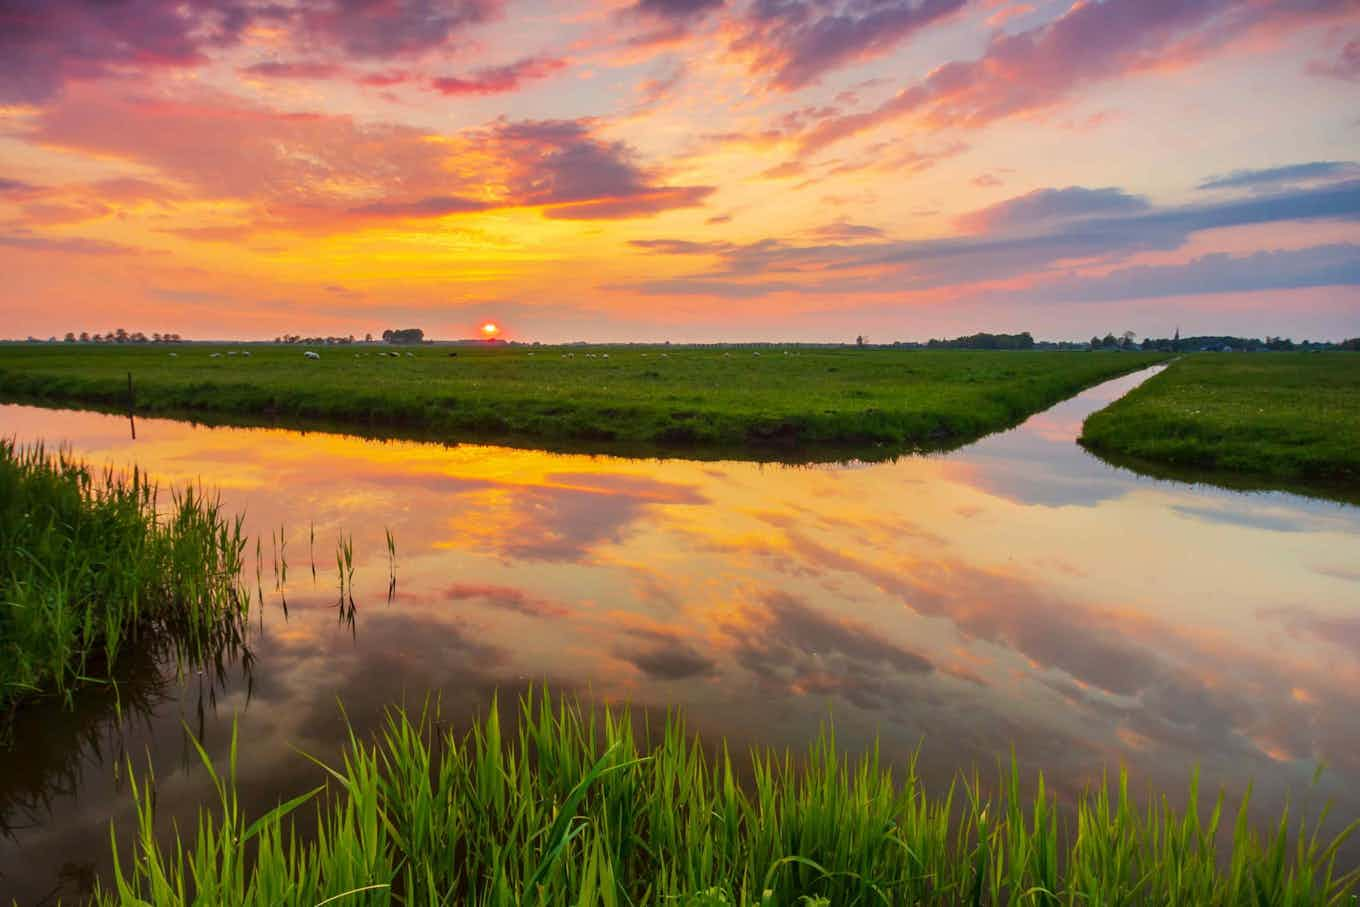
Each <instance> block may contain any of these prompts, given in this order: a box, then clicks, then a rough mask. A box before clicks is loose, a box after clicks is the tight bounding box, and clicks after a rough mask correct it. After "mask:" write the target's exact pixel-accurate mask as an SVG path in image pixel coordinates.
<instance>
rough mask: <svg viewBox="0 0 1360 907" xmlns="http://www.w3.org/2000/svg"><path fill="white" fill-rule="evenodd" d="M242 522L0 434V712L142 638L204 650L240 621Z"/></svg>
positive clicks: (104, 663) (66, 690) (64, 688)
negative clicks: (164, 500)
mask: <svg viewBox="0 0 1360 907" xmlns="http://www.w3.org/2000/svg"><path fill="white" fill-rule="evenodd" d="M244 549H245V541H244V538H243V536H242V532H241V521H240V520H239V519H235V520H231V519H228V518H227V517H225V516H224V515H223V514H222V511H221V508H220V506H219V505H218V503H217V502H216V501H213V500H210V499H208V498H206V497H204V496H203V494H202V493H201V492H197V491H195V490H194V489H192V488H187V489H185V490H183V491H181V492H176V493H175V494H174V495H173V496H172V499H171V504H170V506H169V508H168V509H166V510H165V511H164V512H162V511H161V510H159V509H158V497H157V490H156V487H155V485H154V484H153V483H151V482H150V480H149V479H148V478H147V477H146V475H145V474H143V473H141V472H140V471H138V470H135V469H134V470H133V471H132V472H131V473H129V474H124V473H117V472H114V471H112V470H107V471H105V472H103V473H102V474H96V473H94V472H92V471H91V470H90V468H89V467H88V466H86V465H85V464H83V463H81V462H79V461H77V460H75V459H73V458H72V457H70V456H69V455H68V454H66V453H64V452H59V453H51V452H49V451H47V450H45V449H44V448H42V447H41V446H38V447H30V448H23V449H20V448H18V447H17V446H16V445H15V444H14V442H12V441H0V712H6V711H9V710H12V709H13V708H14V707H15V705H16V704H18V703H19V702H21V701H22V700H23V699H25V698H28V697H31V696H36V695H40V694H45V693H55V694H57V695H60V696H63V697H65V698H66V699H67V700H68V701H69V698H70V695H71V693H72V691H73V690H74V688H75V687H76V686H78V685H79V684H80V683H82V682H86V681H91V680H102V679H105V678H107V677H108V675H109V670H110V668H111V666H112V665H113V664H114V662H115V661H116V660H117V658H118V656H119V654H120V653H121V652H123V651H124V650H125V649H127V648H128V647H130V646H132V645H135V644H137V643H138V642H139V641H140V640H141V638H142V636H143V635H144V634H151V635H153V636H157V637H159V636H161V635H165V636H168V637H169V638H171V639H173V640H175V641H176V644H177V645H178V646H180V647H181V648H182V650H183V651H184V652H185V653H186V654H192V653H193V652H197V651H207V650H209V649H210V648H211V647H212V646H213V645H215V644H216V643H217V642H218V641H219V640H220V638H221V637H222V636H223V635H224V634H225V635H227V636H232V635H234V629H233V628H231V627H224V622H226V623H231V622H233V621H237V620H242V619H244V617H245V613H246V610H247V607H248V604H249V600H248V598H247V596H246V594H245V593H244V591H243V589H242V586H241V584H240V581H239V580H240V571H241V566H242V560H243V558H242V555H243V552H244Z"/></svg>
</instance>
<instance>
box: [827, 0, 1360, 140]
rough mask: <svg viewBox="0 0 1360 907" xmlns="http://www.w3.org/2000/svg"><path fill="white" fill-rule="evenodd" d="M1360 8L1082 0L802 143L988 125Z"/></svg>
mask: <svg viewBox="0 0 1360 907" xmlns="http://www.w3.org/2000/svg"><path fill="white" fill-rule="evenodd" d="M1354 10H1355V4H1354V2H1353V0H1309V2H1306V3H1300V2H1295V0H1257V2H1252V3H1230V2H1228V0H1156V2H1148V0H1104V2H1100V3H1095V2H1083V3H1077V4H1075V5H1074V6H1073V7H1072V8H1071V9H1069V10H1068V11H1067V12H1066V13H1064V14H1063V15H1062V16H1060V17H1059V18H1057V19H1056V20H1054V21H1052V22H1049V23H1047V24H1044V25H1041V26H1038V27H1036V28H1032V29H1029V30H1028V31H1023V32H1018V33H1016V34H1004V33H1002V34H998V35H996V36H994V37H993V38H992V41H991V43H990V44H989V45H988V47H987V50H986V52H985V53H984V54H983V55H982V56H981V57H979V58H978V59H976V60H971V61H966V62H965V61H954V62H950V63H946V64H944V65H943V66H940V67H938V68H937V69H935V70H934V71H933V72H931V73H930V75H929V76H927V77H926V78H925V79H924V80H922V81H920V82H917V83H915V84H914V85H911V86H909V87H907V88H904V89H903V90H901V91H900V92H898V94H897V95H896V96H894V97H893V98H891V99H890V100H888V101H887V102H885V103H883V104H882V105H880V106H879V107H878V108H876V109H874V110H872V111H869V112H866V113H858V114H848V115H845V116H841V117H838V118H836V119H833V120H829V121H827V122H825V123H823V124H821V125H819V126H817V127H815V128H814V129H812V130H811V131H810V132H809V133H808V134H807V135H806V136H805V138H804V148H805V150H808V151H814V150H817V149H820V148H823V147H825V146H827V145H830V144H832V143H833V142H837V141H840V140H842V139H845V138H847V137H849V136H852V135H855V134H857V133H860V132H863V131H864V130H866V129H870V128H873V127H875V126H878V125H881V124H883V123H886V122H889V121H891V120H894V119H898V118H901V117H905V116H914V117H917V118H919V119H921V120H923V121H924V122H926V123H928V124H930V125H933V126H939V127H944V126H949V127H960V126H962V127H969V128H976V127H979V126H984V125H986V124H989V123H992V122H994V121H996V120H1000V119H1004V118H1006V117H1010V116H1014V115H1016V114H1021V113H1027V112H1031V111H1037V110H1042V109H1045V108H1048V107H1051V106H1053V105H1055V104H1058V103H1059V102H1061V101H1064V100H1066V99H1067V98H1068V97H1070V96H1071V95H1072V94H1073V93H1075V92H1076V91H1077V90H1078V89H1080V88H1083V87H1085V86H1088V85H1091V84H1095V83H1098V82H1103V81H1107V80H1110V79H1114V78H1117V77H1120V76H1125V75H1129V74H1133V73H1138V72H1142V71H1147V70H1152V69H1158V68H1166V67H1169V66H1179V65H1186V64H1189V63H1193V62H1198V61H1199V60H1202V59H1204V58H1205V57H1207V56H1208V55H1210V54H1211V53H1213V52H1215V51H1217V50H1219V49H1221V48H1222V47H1224V46H1225V45H1226V44H1228V43H1229V42H1231V41H1233V40H1236V39H1238V38H1241V37H1244V36H1246V35H1248V34H1249V33H1252V32H1254V31H1257V30H1260V29H1273V30H1274V31H1275V33H1279V31H1280V30H1284V29H1292V28H1297V27H1302V26H1305V25H1310V24H1314V23H1317V22H1324V21H1328V20H1332V19H1338V18H1342V17H1345V16H1347V15H1353V14H1354Z"/></svg>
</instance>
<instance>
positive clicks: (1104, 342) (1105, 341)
mask: <svg viewBox="0 0 1360 907" xmlns="http://www.w3.org/2000/svg"><path fill="white" fill-rule="evenodd" d="M1100 345H1101V346H1103V347H1105V348H1106V349H1111V350H1112V349H1114V348H1115V347H1116V346H1118V345H1119V341H1118V340H1117V339H1116V338H1115V336H1114V335H1113V334H1106V335H1105V336H1104V338H1102V339H1101V341H1100Z"/></svg>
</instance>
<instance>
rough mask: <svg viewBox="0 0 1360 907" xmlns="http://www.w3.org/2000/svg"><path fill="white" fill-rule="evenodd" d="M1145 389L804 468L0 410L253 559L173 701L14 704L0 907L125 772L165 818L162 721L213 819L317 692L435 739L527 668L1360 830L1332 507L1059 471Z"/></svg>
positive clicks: (599, 690) (153, 664) (1356, 680)
mask: <svg viewBox="0 0 1360 907" xmlns="http://www.w3.org/2000/svg"><path fill="white" fill-rule="evenodd" d="M1143 377H1146V373H1144V374H1143V375H1140V376H1130V377H1126V378H1121V379H1117V380H1115V381H1112V382H1109V383H1107V384H1105V385H1102V386H1101V387H1098V388H1095V389H1093V390H1091V391H1088V392H1086V393H1083V394H1081V395H1079V396H1077V397H1075V398H1073V399H1072V400H1069V401H1067V402H1065V403H1063V404H1060V405H1059V406H1057V407H1054V408H1053V409H1051V410H1049V411H1047V412H1045V413H1042V414H1040V415H1037V416H1035V417H1033V418H1032V419H1030V420H1029V421H1028V422H1026V423H1025V424H1024V425H1023V426H1021V427H1019V428H1017V429H1014V430H1012V431H1008V432H1005V433H1002V434H998V435H994V436H992V437H990V438H986V439H984V440H982V441H980V442H978V443H976V444H973V445H971V446H969V447H967V448H964V449H961V450H959V451H955V452H953V453H950V454H943V455H936V456H927V457H911V458H904V459H902V460H899V461H897V462H894V463H876V464H871V465H866V464H846V465H840V466H817V467H782V466H760V465H756V464H748V463H738V462H712V463H696V462H687V461H681V460H672V461H655V460H627V459H613V458H607V457H591V456H573V455H563V454H547V453H541V452H534V451H523V450H509V449H502V448H493V447H478V446H461V447H452V448H446V447H440V446H437V445H429V444H417V443H407V442H380V441H365V440H360V439H355V438H348V437H340V436H335V435H325V434H308V435H303V434H299V433H296V432H290V431H283V430H258V429H235V428H214V429H206V428H195V427H192V426H189V425H186V424H183V423H177V422H170V421H158V420H138V422H137V439H136V440H135V441H133V440H131V439H130V437H129V432H128V423H127V420H126V419H120V418H116V417H112V416H104V415H96V414H90V413H79V412H65V411H51V410H43V409H37V408H32V407H20V406H0V435H6V436H11V435H12V436H15V437H17V438H18V439H19V441H21V442H28V441H36V440H43V441H45V442H46V443H48V445H49V446H52V445H56V444H59V443H66V444H68V445H69V446H70V447H71V448H72V449H73V450H74V451H75V452H76V453H77V454H80V455H81V456H84V457H86V458H87V459H89V460H91V461H92V462H94V463H100V464H102V463H113V464H118V465H130V464H132V463H134V462H135V463H137V464H138V465H140V466H141V467H142V468H144V469H146V470H148V471H149V472H150V473H151V474H152V475H153V476H155V477H157V478H158V479H160V481H161V482H162V484H183V483H185V482H196V481H202V482H203V483H204V484H205V485H207V486H210V487H214V488H217V489H219V490H220V492H221V495H222V498H223V500H224V503H225V504H226V506H227V508H228V510H229V511H244V512H245V514H246V516H247V527H248V530H249V531H250V532H251V533H252V535H256V536H260V537H262V538H263V560H264V563H263V565H262V571H261V576H262V581H263V601H264V604H263V608H262V609H260V610H259V612H258V613H257V614H255V615H254V617H253V619H252V630H251V637H250V639H249V640H248V645H249V649H250V657H249V658H248V659H246V660H245V661H244V663H243V661H242V660H241V659H228V660H226V662H225V663H224V665H223V667H224V673H223V674H222V675H221V676H218V675H216V674H215V673H214V672H211V671H210V672H207V673H203V674H198V673H193V674H191V675H190V676H186V677H177V676H176V675H175V673H174V671H173V669H172V668H170V667H168V666H167V665H165V664H164V663H163V662H161V661H158V660H157V659H156V658H155V655H154V653H146V654H145V655H144V656H143V657H141V658H140V659H134V660H132V661H130V662H129V663H127V664H125V665H123V666H122V670H121V674H122V677H123V681H124V682H123V684H122V685H121V687H120V693H119V698H118V700H115V697H114V696H113V694H112V692H111V691H109V690H107V689H103V690H94V691H91V692H90V693H89V694H88V695H85V696H83V697H82V698H81V699H80V701H79V703H78V708H77V709H76V710H75V711H74V712H64V711H61V710H60V709H58V708H53V709H43V710H41V711H39V710H31V711H30V712H28V713H27V714H25V715H23V716H21V718H20V721H19V724H18V725H17V727H16V739H15V742H14V744H15V745H14V747H13V748H12V749H10V750H9V751H6V752H0V835H3V836H0V902H2V903H8V898H10V897H13V898H17V899H18V901H19V902H20V903H21V904H30V903H40V902H44V900H46V901H48V902H52V901H55V899H56V897H57V895H58V894H60V895H61V896H63V897H65V898H67V899H69V898H71V897H72V896H74V895H77V894H79V893H81V892H82V891H85V890H88V886H89V884H90V880H91V878H92V876H93V875H94V874H96V873H103V872H105V871H106V869H107V866H108V862H109V858H108V856H107V853H108V824H109V821H110V819H112V820H114V821H115V822H116V823H119V825H120V826H121V827H124V828H130V827H131V826H130V819H131V815H132V813H131V804H130V802H129V798H128V795H127V790H126V777H125V773H124V772H120V771H118V770H117V766H118V765H119V764H120V763H121V762H122V760H123V759H124V758H126V756H128V755H131V756H133V757H134V759H135V761H136V762H137V763H138V765H139V766H141V765H144V764H145V762H146V759H147V758H148V757H149V758H150V759H151V761H152V762H153V764H154V766H155V771H156V778H157V788H158V795H159V804H160V805H161V807H162V809H163V810H165V813H166V815H167V816H169V815H172V814H175V815H178V816H179V817H180V818H181V821H183V820H185V819H191V817H192V815H193V812H194V809H195V808H196V806H197V805H198V804H199V803H202V802H207V801H208V800H209V799H210V797H211V788H210V784H209V782H208V779H207V777H206V774H205V773H204V772H203V771H202V770H201V767H199V766H198V765H197V759H196V757H195V755H194V754H193V750H192V747H191V746H190V745H189V743H188V742H187V739H186V737H185V732H184V728H185V726H186V725H187V727H188V728H189V729H190V730H192V731H193V732H194V733H196V734H198V735H199V736H201V737H202V738H203V739H204V740H205V743H206V746H207V747H208V749H209V751H210V752H212V753H214V754H222V753H224V752H225V750H226V747H227V746H228V744H229V738H230V727H231V722H232V720H233V718H235V719H237V720H238V721H239V727H240V738H241V759H240V762H241V765H240V782H241V786H242V790H243V795H244V796H245V798H246V802H247V803H248V804H249V805H250V806H251V808H264V807H267V806H268V805H271V804H272V803H273V802H275V800H276V799H278V798H279V797H281V796H286V795H289V794H291V793H295V792H297V791H299V790H301V789H304V788H305V787H307V786H310V785H311V784H314V783H316V782H315V780H314V779H315V778H316V769H315V767H314V766H312V765H311V764H310V763H308V762H307V761H306V760H305V759H303V758H302V757H301V756H299V755H297V753H296V752H295V751H294V749H293V747H297V748H299V749H302V750H305V751H308V752H312V753H316V754H319V755H324V756H329V755H331V754H333V753H334V752H335V751H336V748H337V746H338V744H339V742H340V739H341V736H342V735H343V733H344V725H343V719H342V718H341V714H340V710H339V707H338V705H337V700H338V699H339V698H343V700H344V704H345V709H346V711H347V712H348V714H349V715H350V717H351V718H352V719H353V720H354V721H355V722H356V724H358V725H359V726H361V727H369V726H372V724H373V723H374V722H375V721H376V720H377V719H378V718H379V717H380V715H381V711H382V708H383V707H384V706H385V705H387V704H389V703H395V702H401V701H403V700H405V701H407V702H411V703H415V704H419V703H420V702H421V701H422V700H423V699H424V697H425V696H426V694H427V692H428V691H431V690H433V691H438V692H440V693H441V694H442V700H443V712H444V714H445V715H447V716H450V717H453V718H455V719H456V718H457V717H458V716H460V715H469V714H472V713H473V712H474V711H476V710H484V709H485V708H486V705H487V703H488V702H489V701H490V697H491V696H492V694H493V691H495V690H497V689H499V690H501V691H503V694H512V693H514V692H518V691H519V690H522V689H523V688H524V686H525V685H526V684H528V683H530V682H533V681H535V680H547V681H549V682H550V683H551V684H552V685H553V686H554V687H555V688H557V689H561V690H568V689H569V690H573V691H578V692H580V693H581V694H583V695H585V696H588V697H590V698H593V699H596V700H602V701H610V702H614V701H625V700H626V701H629V702H632V703H635V704H636V705H638V706H641V707H648V708H651V707H655V708H658V709H664V708H666V707H668V706H680V707H682V708H683V709H684V710H685V712H686V714H687V716H688V717H689V720H690V725H691V727H692V728H693V729H695V730H697V731H700V732H701V733H703V734H704V735H705V736H717V735H724V736H726V737H727V738H728V739H729V740H730V741H731V742H732V743H733V744H734V745H735V747H736V748H740V747H742V746H745V745H747V744H755V743H760V744H772V745H776V746H780V747H784V746H792V747H802V746H803V745H805V743H806V742H807V741H808V739H809V738H810V737H812V736H814V735H815V734H816V732H817V729H818V727H819V725H821V724H822V723H823V722H825V721H826V719H827V718H828V716H831V717H834V720H835V726H836V734H837V738H838V740H839V742H840V744H841V745H842V746H843V747H845V748H848V749H852V750H856V749H862V748H863V747H864V746H865V745H866V744H868V743H869V742H870V741H871V740H872V739H874V738H875V737H878V738H879V739H880V740H881V744H882V750H883V752H884V755H885V756H886V757H888V758H889V759H892V760H897V761H901V760H905V759H906V758H908V757H909V756H910V754H911V753H912V752H913V751H914V750H915V749H916V748H917V747H918V746H919V747H920V753H921V755H920V759H921V762H920V765H921V770H922V773H923V774H924V775H925V777H926V778H927V780H928V781H930V782H932V783H933V784H934V785H935V786H937V787H940V788H942V787H943V785H944V784H947V783H948V781H949V780H950V778H951V777H952V776H953V775H954V773H955V772H956V771H958V770H959V769H960V768H967V767H970V766H973V765H976V766H978V767H979V768H980V769H981V770H982V771H983V772H985V773H990V772H992V771H993V767H994V766H995V764H996V761H997V760H998V759H999V758H1006V757H1007V755H1008V754H1009V752H1010V750H1011V748H1012V747H1014V750H1015V752H1016V754H1017V756H1018V758H1019V760H1020V762H1021V765H1022V768H1024V769H1026V770H1031V771H1032V770H1037V769H1040V768H1042V769H1043V770H1044V771H1045V772H1046V774H1047V777H1048V780H1049V782H1050V783H1051V784H1054V785H1055V786H1056V787H1057V788H1058V790H1059V791H1061V792H1065V793H1071V792H1072V791H1075V790H1077V789H1079V788H1080V787H1082V786H1083V785H1086V784H1090V783H1093V782H1095V781H1098V780H1099V778H1100V775H1101V772H1102V770H1103V769H1105V768H1116V767H1117V766H1118V765H1119V764H1121V763H1123V764H1126V765H1127V766H1128V767H1129V769H1130V772H1131V774H1132V775H1133V777H1134V781H1135V784H1136V785H1137V786H1138V787H1139V788H1140V789H1143V790H1146V789H1157V790H1163V791H1166V792H1167V793H1169V794H1171V795H1172V796H1173V797H1180V796H1183V793H1184V790H1185V788H1186V785H1187V780H1188V777H1189V773H1190V770H1191V768H1192V767H1193V766H1195V765H1198V766H1199V767H1200V769H1201V774H1202V777H1203V780H1204V783H1205V785H1206V786H1207V787H1209V788H1210V789H1213V788H1216V787H1218V786H1219V785H1223V786H1226V787H1227V789H1228V790H1229V791H1230V792H1232V793H1239V792H1240V791H1242V790H1243V789H1244V787H1245V784H1246V782H1247V780H1248V779H1251V780H1254V782H1255V792H1254V799H1255V802H1256V803H1257V804H1258V806H1259V808H1260V809H1261V810H1263V811H1265V812H1268V813H1269V812H1274V811H1276V810H1278V808H1279V807H1280V806H1281V805H1282V804H1283V803H1284V801H1285V800H1286V798H1289V799H1290V801H1291V802H1292V803H1294V804H1295V805H1296V806H1298V807H1303V808H1304V809H1306V810H1307V811H1308V812H1309V813H1310V814H1315V813H1316V811H1317V809H1318V808H1319V806H1320V805H1321V804H1322V803H1323V802H1324V801H1326V800H1328V799H1331V800H1332V801H1334V804H1335V809H1336V818H1337V822H1336V823H1335V824H1338V825H1339V824H1344V821H1348V820H1349V819H1351V818H1354V817H1356V816H1357V815H1360V508H1356V507H1351V506H1346V505H1341V504H1332V503H1327V502H1322V501H1316V500H1309V499H1306V498H1301V497H1296V496H1292V495H1286V494H1242V493H1236V492H1230V491H1224V490H1219V489H1213V488H1208V487H1200V486H1190V485H1184V484H1180V483H1174V482H1165V481H1159V480H1154V479H1148V478H1143V477H1139V476H1136V475H1134V474H1132V473H1129V472H1125V471H1122V470H1118V469H1115V468H1113V467H1110V466H1108V465H1106V464H1104V463H1102V462H1101V461H1099V460H1097V459H1096V458H1094V457H1092V456H1090V455H1089V454H1087V453H1085V452H1084V451H1083V450H1082V449H1081V448H1079V447H1078V446H1077V445H1076V444H1075V443H1074V438H1075V436H1076V434H1077V433H1078V431H1079V428H1080V424H1081V420H1082V419H1083V418H1084V417H1085V416H1086V415H1087V414H1088V413H1090V412H1092V411H1093V410H1095V409H1098V408H1100V407H1101V406H1103V405H1105V403H1107V402H1108V401H1109V400H1111V399H1114V398H1115V397H1117V396H1119V395H1120V394H1122V393H1124V392H1125V391H1126V390H1127V389H1128V388H1130V387H1132V386H1133V385H1135V384H1136V383H1138V382H1139V381H1140V380H1142V378H1143ZM309 523H314V525H315V537H316V544H315V563H316V577H315V579H313V573H312V569H311V562H312V557H311V555H310V554H309V544H308V526H309ZM280 526H282V527H283V533H284V536H285V538H286V560H287V563H288V573H287V579H286V581H281V582H279V583H278V588H277V589H276V583H275V575H274V569H273V551H272V549H273V543H272V541H271V533H275V532H278V530H279V528H280ZM387 529H390V530H391V532H392V534H393V535H394V537H395V539H396V544H397V567H396V576H397V585H396V591H395V594H394V595H392V596H391V597H390V600H389V582H390V573H389V564H388V553H387V547H386V538H385V530H387ZM342 532H343V533H345V534H351V533H352V535H353V540H354V553H355V560H356V569H355V577H354V579H355V590H354V599H355V601H356V603H357V611H356V614H355V620H354V622H353V623H352V624H349V623H347V622H344V621H341V620H338V619H337V617H338V615H337V609H336V607H335V605H336V599H337V574H336V566H335V540H336V538H337V536H338V535H339V534H340V533H342ZM253 550H254V549H253V545H252V552H253ZM251 560H252V567H253V554H252V558H251ZM252 580H253V575H252ZM284 597H286V599H287V604H288V609H287V614H286V615H285V613H284V609H283V605H282V600H283V598H284ZM120 713H121V717H120ZM1320 763H1322V764H1324V765H1325V768H1324V769H1323V771H1322V773H1321V775H1320V777H1319V779H1318V780H1317V782H1316V783H1314V782H1313V776H1314V773H1315V771H1316V769H1317V767H1318V765H1319V764H1320Z"/></svg>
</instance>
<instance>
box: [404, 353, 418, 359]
mask: <svg viewBox="0 0 1360 907" xmlns="http://www.w3.org/2000/svg"><path fill="white" fill-rule="evenodd" d="M406 358H407V359H414V358H416V354H415V353H407V354H406Z"/></svg>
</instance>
